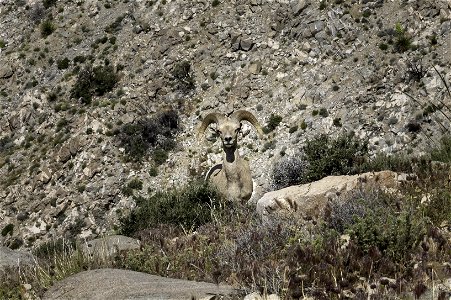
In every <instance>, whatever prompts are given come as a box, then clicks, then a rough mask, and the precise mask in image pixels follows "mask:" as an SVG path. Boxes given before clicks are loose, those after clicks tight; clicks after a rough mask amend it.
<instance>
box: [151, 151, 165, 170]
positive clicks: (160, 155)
mask: <svg viewBox="0 0 451 300" xmlns="http://www.w3.org/2000/svg"><path fill="white" fill-rule="evenodd" d="M168 157H169V156H168V152H167V151H166V150H164V149H156V150H155V151H153V152H152V159H153V161H154V162H155V164H156V165H157V166H159V165H162V164H164V163H165V162H166V160H167V159H168Z"/></svg>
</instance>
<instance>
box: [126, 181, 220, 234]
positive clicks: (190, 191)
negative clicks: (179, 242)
mask: <svg viewBox="0 0 451 300" xmlns="http://www.w3.org/2000/svg"><path fill="white" fill-rule="evenodd" d="M135 200H136V208H135V209H134V210H132V211H131V213H130V215H129V216H127V217H124V218H123V219H122V220H121V232H122V234H125V235H129V236H130V235H133V234H135V233H136V232H138V231H139V230H143V229H146V228H152V227H155V226H157V225H159V224H174V225H181V226H184V227H185V228H187V229H189V228H194V227H197V226H199V225H202V224H205V223H207V222H210V221H211V220H212V219H211V207H212V206H214V205H217V204H218V203H219V202H220V200H221V199H220V196H219V194H218V192H217V191H216V190H215V189H214V188H212V187H211V186H209V185H208V184H206V183H204V182H201V183H199V182H194V183H190V184H188V185H187V186H185V187H183V188H178V189H174V190H171V191H166V192H158V193H156V194H155V195H153V196H151V197H149V198H143V197H137V198H135Z"/></svg>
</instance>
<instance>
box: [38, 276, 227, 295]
mask: <svg viewBox="0 0 451 300" xmlns="http://www.w3.org/2000/svg"><path fill="white" fill-rule="evenodd" d="M233 293H234V289H233V288H232V287H230V286H225V285H216V284H213V283H207V282H195V281H188V280H181V279H172V278H165V277H160V276H155V275H149V274H146V273H141V272H135V271H129V270H121V269H98V270H90V271H85V272H81V273H78V274H75V275H73V276H71V277H68V278H66V279H64V280H62V281H59V282H57V283H56V284H55V285H54V286H52V287H51V288H50V289H49V290H48V291H47V292H46V293H45V294H44V297H43V298H42V299H43V300H50V299H92V300H95V299H99V300H100V299H201V298H205V297H207V296H211V295H226V296H227V295H232V294H233ZM207 299H210V298H207Z"/></svg>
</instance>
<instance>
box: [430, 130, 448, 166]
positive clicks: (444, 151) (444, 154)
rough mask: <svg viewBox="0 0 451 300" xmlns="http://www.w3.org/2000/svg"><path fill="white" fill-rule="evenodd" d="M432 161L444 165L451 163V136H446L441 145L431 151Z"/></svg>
mask: <svg viewBox="0 0 451 300" xmlns="http://www.w3.org/2000/svg"><path fill="white" fill-rule="evenodd" d="M431 159H432V160H436V161H441V162H444V163H450V162H451V136H449V135H448V136H444V137H442V139H441V140H440V145H439V146H438V147H436V148H434V149H432V151H431Z"/></svg>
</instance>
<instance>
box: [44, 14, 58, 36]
mask: <svg viewBox="0 0 451 300" xmlns="http://www.w3.org/2000/svg"><path fill="white" fill-rule="evenodd" d="M55 29H56V27H55V25H54V24H53V22H52V20H50V19H47V20H45V21H43V22H42V23H41V36H42V37H44V38H46V37H48V36H49V35H51V34H52V33H53V32H54V31H55Z"/></svg>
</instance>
